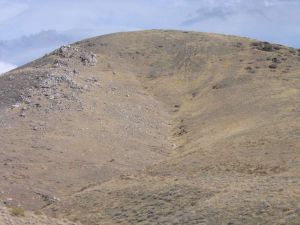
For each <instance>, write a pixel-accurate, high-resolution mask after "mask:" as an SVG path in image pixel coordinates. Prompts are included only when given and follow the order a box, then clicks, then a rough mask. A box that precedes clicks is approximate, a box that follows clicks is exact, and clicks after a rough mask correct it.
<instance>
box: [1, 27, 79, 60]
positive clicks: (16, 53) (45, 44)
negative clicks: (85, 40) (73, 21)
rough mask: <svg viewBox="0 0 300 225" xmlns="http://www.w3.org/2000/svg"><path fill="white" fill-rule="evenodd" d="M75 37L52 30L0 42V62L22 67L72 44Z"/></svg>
mask: <svg viewBox="0 0 300 225" xmlns="http://www.w3.org/2000/svg"><path fill="white" fill-rule="evenodd" d="M75 40H76V38H75V37H72V36H71V35H67V34H61V33H58V32H57V31H54V30H48V31H41V32H40V33H37V34H33V35H29V36H22V37H20V38H17V39H13V40H6V41H0V61H2V62H5V63H9V64H14V65H22V64H24V63H27V62H29V61H31V60H34V59H36V58H39V57H40V56H42V55H43V54H45V53H47V52H49V51H51V50H53V49H55V48H57V47H58V46H60V45H63V44H67V43H70V42H74V41H75Z"/></svg>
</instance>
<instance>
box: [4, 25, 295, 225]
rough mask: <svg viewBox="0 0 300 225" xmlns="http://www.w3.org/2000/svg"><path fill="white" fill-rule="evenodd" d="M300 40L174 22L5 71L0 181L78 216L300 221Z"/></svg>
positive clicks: (17, 200) (95, 220)
mask: <svg viewBox="0 0 300 225" xmlns="http://www.w3.org/2000/svg"><path fill="white" fill-rule="evenodd" d="M299 78H300V51H299V50H296V49H292V48H287V47H284V46H280V45H275V44H270V43H265V42H258V41H255V40H250V39H245V38H240V37H233V36H223V35H216V34H205V33H196V32H181V31H158V30H154V31H142V32H131V33H118V34H112V35H106V36H101V37H96V38H92V39H89V40H84V41H82V42H78V43H75V44H73V45H70V46H64V47H62V48H60V49H58V50H56V51H54V52H52V53H50V54H49V55H47V56H45V57H43V58H41V59H39V60H37V61H35V62H33V63H30V64H28V65H25V66H23V67H21V68H19V69H16V70H14V71H11V72H10V73H7V74H5V75H4V76H3V77H0V111H1V118H0V129H1V132H0V142H1V147H0V152H1V154H0V162H1V164H0V175H1V177H2V179H1V181H0V190H1V191H2V192H1V193H2V195H3V196H2V198H4V199H5V198H13V200H12V201H11V202H10V203H9V204H10V205H12V206H14V205H22V206H23V207H25V208H26V209H30V210H43V211H44V212H46V213H47V214H49V215H52V216H56V217H68V218H70V219H73V220H79V221H81V222H82V224H212V225H213V224H214V225H215V224H295V225H296V224H299V222H300V177H299V172H300V156H299V144H300V138H299V136H300V130H299V129H300V128H299V127H300V117H299V116H300V107H299V106H300V100H299V99H300V98H299V97H300V94H299V93H300V90H299V88H300V82H299Z"/></svg>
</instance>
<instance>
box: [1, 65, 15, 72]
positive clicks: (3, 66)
mask: <svg viewBox="0 0 300 225" xmlns="http://www.w3.org/2000/svg"><path fill="white" fill-rule="evenodd" d="M14 68H16V67H15V66H14V65H11V64H8V63H5V62H0V74H2V73H5V72H7V71H10V70H12V69H14Z"/></svg>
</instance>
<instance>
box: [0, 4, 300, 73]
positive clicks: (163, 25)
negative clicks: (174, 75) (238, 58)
mask: <svg viewBox="0 0 300 225" xmlns="http://www.w3.org/2000/svg"><path fill="white" fill-rule="evenodd" d="M299 21H300V0H151V1H149V0H44V1H41V0H0V73H2V72H5V71H8V70H10V69H12V68H14V67H17V66H20V65H22V64H25V63H27V62H30V61H31V60H33V59H36V58H39V57H41V56H42V55H43V54H45V53H47V52H49V51H51V50H53V49H55V48H58V47H59V46H60V45H63V44H67V43H72V42H75V41H77V40H81V39H83V38H87V37H92V36H97V35H102V34H107V33H112V32H120V31H135V30H146V29H176V30H192V31H200V32H212V33H222V34H231V35H239V36H244V37H250V38H255V39H259V40H264V41H269V42H274V43H278V44H284V45H288V46H291V47H295V48H300V22H299Z"/></svg>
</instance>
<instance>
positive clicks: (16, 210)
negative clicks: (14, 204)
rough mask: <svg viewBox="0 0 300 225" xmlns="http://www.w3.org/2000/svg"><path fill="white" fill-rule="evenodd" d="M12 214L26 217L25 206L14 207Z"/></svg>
mask: <svg viewBox="0 0 300 225" xmlns="http://www.w3.org/2000/svg"><path fill="white" fill-rule="evenodd" d="M11 215H12V216H17V217H24V216H25V211H24V209H23V208H12V209H11Z"/></svg>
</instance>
